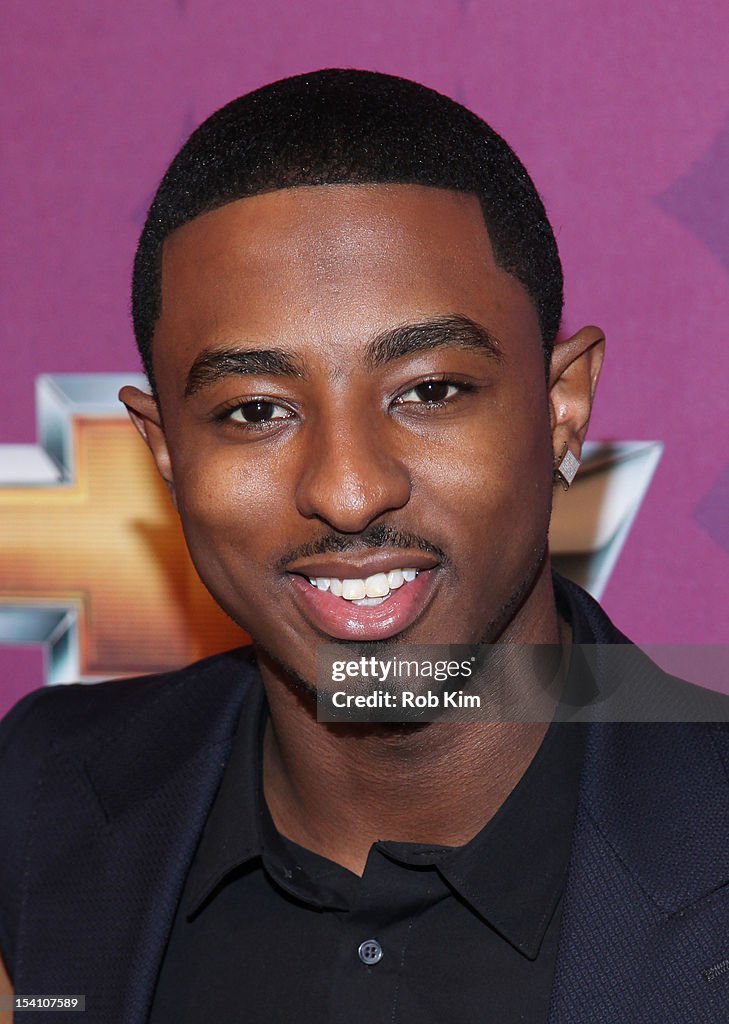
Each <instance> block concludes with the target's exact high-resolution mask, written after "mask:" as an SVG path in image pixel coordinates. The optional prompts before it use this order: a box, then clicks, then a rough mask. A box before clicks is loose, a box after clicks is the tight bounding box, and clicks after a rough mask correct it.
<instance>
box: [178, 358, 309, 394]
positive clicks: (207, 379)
mask: <svg viewBox="0 0 729 1024" xmlns="http://www.w3.org/2000/svg"><path fill="white" fill-rule="evenodd" d="M256 373H258V374H266V375H267V376H273V377H305V376H306V374H305V372H304V368H303V366H302V364H301V362H300V360H299V359H298V358H297V357H296V356H294V355H292V354H291V353H289V352H284V351H283V350H282V349H279V348H266V349H245V348H237V347H235V348H215V349H206V350H205V351H204V352H201V353H200V355H199V356H198V357H197V359H196V360H195V362H194V363H193V364H192V366H191V367H190V372H189V373H188V375H187V384H186V385H185V398H189V397H190V396H191V395H194V394H196V392H198V391H202V389H203V388H207V387H210V385H211V384H216V383H217V382H218V381H219V380H223V379H224V378H225V377H231V376H237V375H241V374H242V375H245V374H256Z"/></svg>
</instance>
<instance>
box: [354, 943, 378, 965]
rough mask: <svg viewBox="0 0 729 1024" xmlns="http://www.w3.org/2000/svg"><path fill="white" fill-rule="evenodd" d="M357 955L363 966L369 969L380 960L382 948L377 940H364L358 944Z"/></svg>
mask: <svg viewBox="0 0 729 1024" xmlns="http://www.w3.org/2000/svg"><path fill="white" fill-rule="evenodd" d="M357 954H358V956H359V958H360V960H361V961H362V963H363V964H367V965H368V966H370V967H371V966H372V965H373V964H377V963H379V962H380V960H382V946H381V945H380V944H379V942H378V941H377V939H365V940H364V942H361V943H360V946H359V949H358V950H357Z"/></svg>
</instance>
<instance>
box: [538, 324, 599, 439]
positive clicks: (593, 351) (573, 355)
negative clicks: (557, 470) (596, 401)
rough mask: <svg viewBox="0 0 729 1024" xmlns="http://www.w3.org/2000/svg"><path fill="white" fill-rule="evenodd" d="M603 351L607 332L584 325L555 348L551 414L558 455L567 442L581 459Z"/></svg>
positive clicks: (552, 362) (550, 403)
mask: <svg viewBox="0 0 729 1024" xmlns="http://www.w3.org/2000/svg"><path fill="white" fill-rule="evenodd" d="M604 354H605V335H604V334H603V332H602V331H601V330H600V328H599V327H583V328H582V330H580V331H578V332H577V334H573V335H572V337H571V338H567V339H565V340H564V341H558V342H556V344H555V346H554V348H553V349H552V357H551V360H550V364H549V417H550V424H551V428H552V449H553V451H554V453H555V455H558V454H559V453H560V452H561V450H562V448H563V447H564V445H565V444H566V445H567V447H568V448H569V449H570V450H571V451H572V452H573V454H574V455H576V456H577V458H580V455H581V452H582V443H583V441H584V440H585V434H586V433H587V425H588V423H589V422H590V413H591V411H592V400H593V398H594V396H595V388H596V387H597V379H598V377H599V376H600V368H601V367H602V360H603V355H604Z"/></svg>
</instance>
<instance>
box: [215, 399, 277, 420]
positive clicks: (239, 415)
mask: <svg viewBox="0 0 729 1024" xmlns="http://www.w3.org/2000/svg"><path fill="white" fill-rule="evenodd" d="M290 417H291V412H290V411H289V410H288V409H286V408H285V407H284V406H283V405H277V404H276V403H275V402H267V401H266V400H265V399H263V398H254V399H252V400H251V401H249V402H242V403H241V404H240V405H237V406H235V408H233V409H231V410H230V411H229V412H228V413H226V419H229V420H233V422H235V423H250V424H258V423H270V422H271V421H272V420H287V419H290Z"/></svg>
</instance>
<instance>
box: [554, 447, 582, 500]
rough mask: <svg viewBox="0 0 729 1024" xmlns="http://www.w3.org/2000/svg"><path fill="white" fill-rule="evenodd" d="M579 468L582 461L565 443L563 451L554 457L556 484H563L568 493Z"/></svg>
mask: <svg viewBox="0 0 729 1024" xmlns="http://www.w3.org/2000/svg"><path fill="white" fill-rule="evenodd" d="M579 468H580V460H579V459H578V458H577V456H576V455H574V454H573V453H572V452H571V451H570V449H569V448H568V447H567V442H566V441H565V443H564V446H563V448H562V451H561V452H560V453H559V455H555V457H554V482H555V483H560V484H562V487H563V488H564V490H565V491H568V490H569V489H570V484H571V483H572V481H573V480H574V478H575V476H576V475H577V470H578V469H579Z"/></svg>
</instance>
